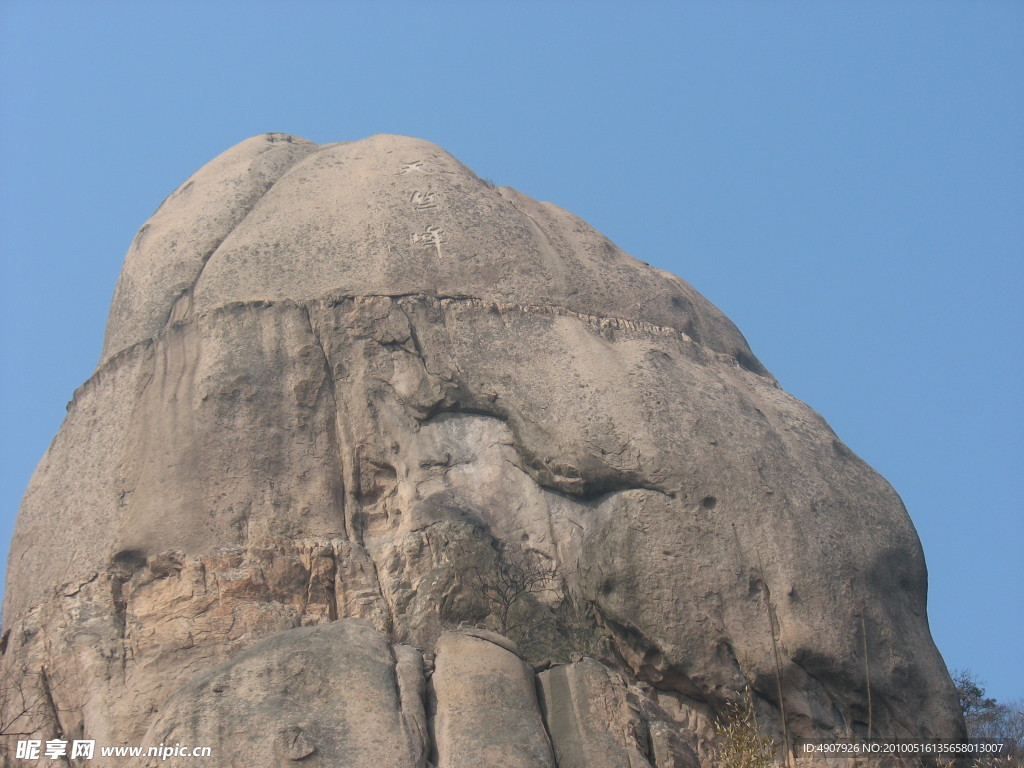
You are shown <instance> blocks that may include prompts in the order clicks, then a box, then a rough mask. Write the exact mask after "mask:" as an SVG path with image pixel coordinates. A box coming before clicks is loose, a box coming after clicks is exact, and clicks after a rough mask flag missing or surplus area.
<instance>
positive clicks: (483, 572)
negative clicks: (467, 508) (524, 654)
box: [468, 544, 561, 642]
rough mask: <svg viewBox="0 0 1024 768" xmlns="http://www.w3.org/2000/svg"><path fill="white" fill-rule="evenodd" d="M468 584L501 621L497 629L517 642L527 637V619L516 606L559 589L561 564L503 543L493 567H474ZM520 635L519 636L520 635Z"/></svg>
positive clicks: (470, 572) (518, 606)
mask: <svg viewBox="0 0 1024 768" xmlns="http://www.w3.org/2000/svg"><path fill="white" fill-rule="evenodd" d="M468 581H469V586H470V587H471V588H472V589H473V590H474V591H476V592H477V593H478V594H479V595H480V596H481V597H483V598H484V599H485V600H486V601H487V603H488V604H489V605H490V607H491V613H492V614H493V615H494V617H495V618H496V619H497V620H498V631H499V632H500V633H501V634H503V635H505V636H506V637H509V638H510V639H511V640H513V641H515V642H520V641H521V640H525V639H527V636H528V635H529V627H528V626H526V625H525V624H526V623H527V619H526V618H525V617H524V616H522V615H520V614H521V612H520V611H519V610H517V609H519V608H521V607H522V605H523V603H524V602H525V601H526V600H527V599H528V598H530V597H535V596H537V595H540V594H543V593H545V592H559V591H560V589H561V576H560V574H559V572H558V566H557V564H556V563H554V562H553V561H551V560H549V559H547V558H546V557H544V556H543V555H542V554H540V553H539V552H535V551H533V550H524V549H520V548H519V547H512V546H509V545H507V544H501V545H500V546H499V549H498V557H497V559H496V562H495V565H494V567H493V568H489V569H485V568H481V567H479V566H474V567H473V568H471V569H470V571H469V574H468ZM517 635H518V637H517Z"/></svg>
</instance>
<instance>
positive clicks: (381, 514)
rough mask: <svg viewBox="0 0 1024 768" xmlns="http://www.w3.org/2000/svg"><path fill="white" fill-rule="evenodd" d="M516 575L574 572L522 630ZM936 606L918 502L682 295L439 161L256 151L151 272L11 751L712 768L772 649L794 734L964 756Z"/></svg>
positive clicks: (38, 521) (18, 553) (174, 212)
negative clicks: (511, 590) (24, 736)
mask: <svg viewBox="0 0 1024 768" xmlns="http://www.w3.org/2000/svg"><path fill="white" fill-rule="evenodd" d="M508 562H513V563H514V562H520V563H523V562H525V563H527V564H528V565H532V566H533V567H541V568H544V569H547V570H546V571H545V572H546V573H549V574H553V576H552V577H551V578H548V579H547V580H545V581H544V583H543V584H542V588H538V589H535V590H531V591H529V592H527V594H526V595H525V596H524V597H523V598H522V599H520V600H518V601H517V602H516V604H515V605H514V607H513V610H512V612H511V614H510V616H509V617H508V620H507V621H504V622H502V621H501V616H500V613H501V612H500V610H499V606H497V604H496V603H495V602H494V601H493V600H488V599H487V597H488V592H487V589H486V585H487V579H488V578H491V577H492V576H493V574H495V573H503V572H505V571H503V570H502V569H503V563H508ZM925 593H926V575H925V566H924V559H923V556H922V552H921V547H920V543H919V541H918V538H917V535H916V533H915V531H914V528H913V526H912V524H911V522H910V519H909V518H908V516H907V514H906V511H905V510H904V508H903V505H902V503H901V502H900V499H899V497H898V496H897V495H896V493H895V492H894V491H893V490H892V488H891V487H890V486H889V485H888V484H887V483H886V482H885V481H884V480H883V479H882V478H881V477H880V476H879V475H878V474H877V473H875V472H874V471H873V470H872V469H871V468H870V467H868V466H867V465H866V464H864V462H862V461H861V460H860V459H859V458H857V457H856V456H855V455H853V454H852V453H851V452H850V451H849V450H848V449H847V448H846V447H845V446H844V445H843V444H842V443H841V442H840V441H839V440H838V439H837V438H836V436H835V435H834V434H833V433H832V431H831V430H830V429H829V427H828V425H827V424H826V423H825V422H824V421H823V420H822V419H821V417H820V416H818V415H817V414H816V413H815V412H814V411H812V410H811V409H810V408H808V407H807V406H806V405H804V404H803V403H801V402H799V401H797V400H795V399H794V398H792V397H790V396H789V395H787V394H786V393H785V392H783V391H782V390H781V389H779V387H778V386H777V384H776V382H775V381H774V379H773V378H772V377H771V376H770V375H769V374H768V373H767V371H765V369H764V368H763V367H762V366H761V364H760V363H759V362H758V360H757V359H756V358H755V357H754V355H753V354H752V353H751V351H750V350H749V348H748V346H747V344H746V342H745V341H744V339H743V337H742V335H741V334H740V333H739V331H738V330H737V329H736V328H735V327H734V326H733V325H732V323H731V322H730V321H729V320H728V319H727V318H726V317H725V316H723V315H722V314H721V312H719V311H718V310H717V309H715V308H714V307H713V306H711V305H710V304H709V303H708V302H707V301H706V300H705V299H704V298H703V297H701V296H700V295H699V294H698V293H697V292H696V291H694V290H693V288H691V287H690V286H689V285H688V284H686V283H685V282H683V281H682V280H680V279H679V278H677V277H674V276H672V275H669V274H667V273H665V272H662V271H660V270H658V269H654V268H652V267H650V266H647V265H646V264H643V263H641V262H639V261H637V260H635V259H633V258H632V257H630V256H628V255H627V254H625V253H623V252H622V251H620V250H619V249H618V248H617V247H616V246H615V245H614V244H613V243H611V242H610V241H609V240H608V239H607V238H605V237H603V236H602V235H601V234H600V233H598V232H596V231H595V230H593V229H592V228H591V227H590V226H588V225H587V224H586V223H585V222H583V221H581V220H580V219H578V218H576V217H575V216H573V215H572V214H569V213H567V212H565V211H563V210H561V209H560V208H557V207H555V206H553V205H551V204H549V203H540V202H537V201H535V200H532V199H530V198H529V197H526V196H525V195H522V194H520V193H518V192H516V191H514V190H512V189H509V188H506V187H498V188H494V187H492V186H491V185H490V184H488V183H486V182H484V181H482V180H481V179H479V178H477V176H476V175H475V174H474V173H473V172H472V171H470V170H469V169H468V168H466V167H465V166H463V165H462V164H460V163H459V162H458V161H457V160H456V159H455V158H453V157H451V156H450V155H448V154H447V153H445V152H444V151H443V150H441V149H440V148H438V147H436V146H435V145H433V144H430V143H428V142H425V141H421V140H418V139H413V138H408V137H402V136H388V135H380V136H373V137H370V138H368V139H364V140H362V141H354V142H343V143H338V144H326V145H323V146H318V145H315V144H313V143H311V142H308V141H305V140H302V139H298V138H295V137H292V136H287V135H283V134H265V135H262V136H257V137H254V138H251V139H248V140H246V141H244V142H242V143H241V144H239V145H237V146H235V147H233V148H232V149H230V150H228V151H227V152H225V153H224V154H222V155H221V156H219V157H217V158H216V159H214V160H212V161H211V162H210V163H208V164H207V165H206V166H204V167H203V168H202V169H200V170H199V171H198V172H197V173H196V174H195V175H193V176H192V177H191V178H189V179H188V180H187V181H186V182H185V183H184V184H183V185H182V186H181V187H179V188H178V189H177V190H176V191H175V192H174V193H172V194H171V196H170V197H168V198H167V200H165V201H164V203H163V204H162V205H161V206H160V208H159V209H158V210H157V211H156V213H154V214H153V216H152V218H150V220H149V221H148V222H147V223H146V224H145V225H144V226H143V227H142V228H141V229H140V230H139V233H138V235H137V236H136V238H135V240H134V242H133V243H132V246H131V248H130V249H129V251H128V254H127V256H126V259H125V263H124V268H123V270H122V273H121V277H120V280H119V281H118V285H117V289H116V292H115V296H114V300H113V304H112V306H111V311H110V318H109V321H108V324H107V333H106V341H105V344H104V351H103V356H102V359H101V361H100V363H99V366H98V367H97V370H96V372H95V374H94V375H93V376H92V378H90V379H89V381H87V382H86V383H85V384H84V385H83V386H82V387H81V388H80V389H79V390H78V391H77V392H76V394H75V398H74V401H73V402H72V403H71V405H70V406H69V412H68V416H67V419H66V420H65V422H64V425H63V426H62V427H61V430H60V432H59V433H58V434H57V436H56V438H55V439H54V442H53V444H52V445H51V447H50V449H49V451H48V452H47V454H46V455H45V456H44V457H43V460H42V461H41V463H40V465H39V468H38V469H37V471H36V473H35V475H34V476H33V478H32V481H31V483H30V486H29V488H28V490H27V492H26V494H25V498H24V501H23V504H22V508H21V510H20V513H19V517H18V522H17V528H16V531H15V535H14V540H13V544H12V547H11V557H10V565H9V569H8V588H7V594H6V597H5V602H4V613H3V615H4V624H5V626H4V635H3V654H4V655H3V664H4V676H5V681H7V682H8V683H9V684H10V686H11V688H10V689H11V690H14V689H15V688H17V690H18V691H20V692H22V693H25V694H32V695H36V694H39V696H38V700H39V701H42V702H43V704H41V705H39V706H36V707H34V708H32V711H31V712H29V713H28V714H26V715H25V716H24V717H22V718H21V720H20V721H19V722H18V728H17V730H19V731H21V730H26V729H27V730H33V731H34V732H35V733H36V734H38V735H39V736H40V737H41V738H51V737H53V736H54V735H63V736H65V737H67V738H80V737H83V736H84V737H85V738H93V739H96V740H97V741H98V743H99V744H129V745H134V744H140V745H141V744H147V745H148V744H157V743H160V742H165V743H172V742H180V743H182V744H204V745H211V746H212V747H213V749H214V753H215V756H216V762H217V764H218V765H224V766H229V765H230V766H234V765H238V766H279V765H288V764H292V763H295V762H298V761H302V764H303V765H322V766H333V765H344V766H352V767H357V766H364V765H365V766H374V767H375V768H380V766H385V765H386V766H389V767H390V766H418V767H420V768H422V767H423V766H426V765H437V766H440V767H442V768H462V767H463V766H464V767H465V768H481V766H497V765H501V766H503V768H511V767H513V766H531V767H532V766H552V767H553V766H556V765H557V766H559V767H560V768H569V767H571V766H573V767H574V766H588V767H590V768H602V767H603V766H608V768H621V767H623V766H629V767H630V768H642V767H647V768H666V767H667V766H695V765H697V764H698V760H703V761H704V764H710V763H709V762H708V752H707V743H706V740H707V738H708V737H709V736H710V734H711V729H710V725H709V718H712V717H713V716H714V715H715V713H717V712H720V711H722V708H723V707H724V705H725V704H726V702H728V701H733V700H736V699H737V698H738V697H739V696H740V695H742V694H741V692H742V691H744V690H745V689H747V688H748V687H749V688H750V689H751V690H752V692H753V695H754V701H755V705H756V707H757V709H758V710H759V711H760V713H761V714H762V716H763V718H764V720H765V722H768V723H771V724H772V725H773V727H775V728H776V729H777V730H778V731H779V732H780V733H781V724H782V715H781V707H780V701H779V695H778V684H777V681H776V664H775V661H774V653H775V651H776V650H777V651H778V653H779V655H780V670H781V677H782V685H783V697H782V701H783V703H784V706H785V719H786V723H787V725H788V730H789V732H790V735H791V736H794V737H815V736H816V737H822V736H825V737H828V736H843V735H847V734H849V733H854V734H859V735H864V734H865V733H866V732H867V730H868V727H869V719H870V721H871V722H870V728H871V731H872V733H873V734H874V735H888V736H904V737H910V736H913V737H920V736H956V735H959V734H960V733H961V730H962V721H961V720H960V719H959V715H958V708H957V702H956V696H955V694H954V692H953V689H952V685H951V683H950V680H949V676H948V675H947V673H946V671H945V667H944V666H943V663H942V660H941V658H940V657H939V654H938V652H937V651H936V649H935V646H934V644H933V643H932V640H931V637H930V634H929V630H928V623H927V618H926V614H925ZM495 630H497V631H500V632H502V633H503V634H504V635H507V636H512V637H513V638H514V640H515V641H517V643H518V645H517V644H515V643H513V642H512V641H510V640H509V639H507V638H506V637H503V636H502V635H500V634H496V633H495ZM865 648H866V649H867V655H866V657H865ZM868 675H870V681H871V683H870V692H871V711H870V716H869V707H868V695H867V684H866V679H867V676H868ZM12 698H13V697H11V696H7V706H8V708H9V709H10V708H11V707H13V706H15V705H14V704H12ZM35 700H36V699H33V701H35ZM128 762H131V761H128ZM126 764H127V763H126ZM133 764H138V761H137V760H136V762H135V763H133ZM180 764H181V765H190V764H192V763H189V762H188V761H187V760H186V761H183V762H181V763H180ZM195 764H196V765H200V764H208V763H207V762H204V761H203V760H195Z"/></svg>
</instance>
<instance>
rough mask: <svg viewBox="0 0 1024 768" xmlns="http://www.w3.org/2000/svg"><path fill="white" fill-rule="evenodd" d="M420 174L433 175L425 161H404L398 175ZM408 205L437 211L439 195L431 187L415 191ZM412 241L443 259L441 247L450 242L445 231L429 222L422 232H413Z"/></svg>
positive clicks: (411, 194) (413, 207) (427, 210)
mask: <svg viewBox="0 0 1024 768" xmlns="http://www.w3.org/2000/svg"><path fill="white" fill-rule="evenodd" d="M418 174H422V175H424V176H431V175H433V172H432V171H431V170H430V169H429V168H428V167H427V165H426V161H425V160H409V161H403V162H402V168H401V170H399V172H398V174H397V175H399V176H415V175H418ZM425 181H426V180H425ZM408 204H409V205H410V206H412V209H413V210H414V211H422V212H432V211H435V210H436V209H437V207H438V193H437V192H436V191H435V190H433V189H430V187H429V186H427V187H425V188H419V189H413V190H412V191H411V192H410V193H409V198H408ZM410 239H411V241H412V244H413V246H415V247H419V248H426V249H428V250H432V251H433V252H434V253H435V254H436V255H437V257H438V258H441V246H442V245H444V244H445V243H447V242H448V241H447V239H446V238H445V233H444V230H442V229H441V227H439V226H438V225H437V224H436V223H433V222H430V221H429V220H428V222H427V223H426V226H425V227H424V228H423V229H422V230H420V231H417V232H413V233H412V235H411V236H410Z"/></svg>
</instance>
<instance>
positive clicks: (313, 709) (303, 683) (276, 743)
mask: <svg viewBox="0 0 1024 768" xmlns="http://www.w3.org/2000/svg"><path fill="white" fill-rule="evenodd" d="M410 650H412V649H410ZM397 666H398V665H397V664H396V656H395V654H394V652H393V651H392V649H391V647H390V646H389V645H388V643H387V641H386V640H385V639H384V636H383V635H381V634H380V633H379V632H377V631H376V630H375V629H374V628H373V626H372V625H371V624H370V623H369V622H365V621H361V620H358V619H346V620H343V621H335V622H331V623H329V624H323V625H320V626H316V627H299V628H296V629H288V630H285V631H283V632H278V633H277V634H274V635H271V636H270V637H268V638H266V639H264V640H261V641H260V642H258V643H256V645H254V646H252V647H251V648H249V649H248V650H245V651H243V652H241V653H239V654H237V655H236V656H235V657H233V658H232V659H231V660H230V661H228V662H225V663H224V664H221V665H219V666H217V667H214V668H213V669H212V670H211V671H209V672H207V673H206V674H204V675H201V676H200V677H198V678H197V679H195V680H193V681H192V682H190V683H188V684H187V685H186V686H184V687H183V688H181V689H179V690H178V691H177V692H175V693H174V694H172V695H171V696H170V697H169V698H168V699H167V701H166V703H165V704H164V706H163V707H162V708H161V712H160V715H159V717H158V718H157V719H156V721H155V722H154V723H153V725H152V726H150V728H149V732H148V733H147V734H146V736H145V739H144V742H145V743H146V744H165V745H173V744H185V745H190V746H191V745H215V746H216V755H211V756H210V757H205V756H204V757H193V758H191V759H182V758H175V762H178V763H180V764H181V765H196V766H200V765H209V764H210V762H211V758H214V757H215V758H216V764H217V765H218V766H223V767H224V768H235V767H236V766H237V768H250V766H264V765H265V766H277V765H281V764H285V765H287V764H290V763H298V762H299V761H302V764H303V765H322V766H333V765H344V766H347V767H348V768H380V767H381V766H385V765H386V766H394V768H417V766H422V765H424V762H423V760H422V756H423V749H422V743H421V740H422V737H423V735H424V733H425V730H424V728H425V722H424V712H423V707H422V705H421V704H419V702H421V701H422V699H419V700H417V701H414V702H412V703H413V705H414V706H413V708H412V711H406V707H405V705H406V704H407V703H410V702H407V701H405V697H404V696H403V691H402V690H401V688H400V686H399V684H398V683H399V676H398V673H397V671H396V667H397ZM420 677H421V678H422V674H421V675H420ZM417 705H418V706H417ZM409 726H412V727H411V728H410V727H409ZM151 763H152V765H153V766H158V765H160V763H161V761H160V760H153V761H151Z"/></svg>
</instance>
